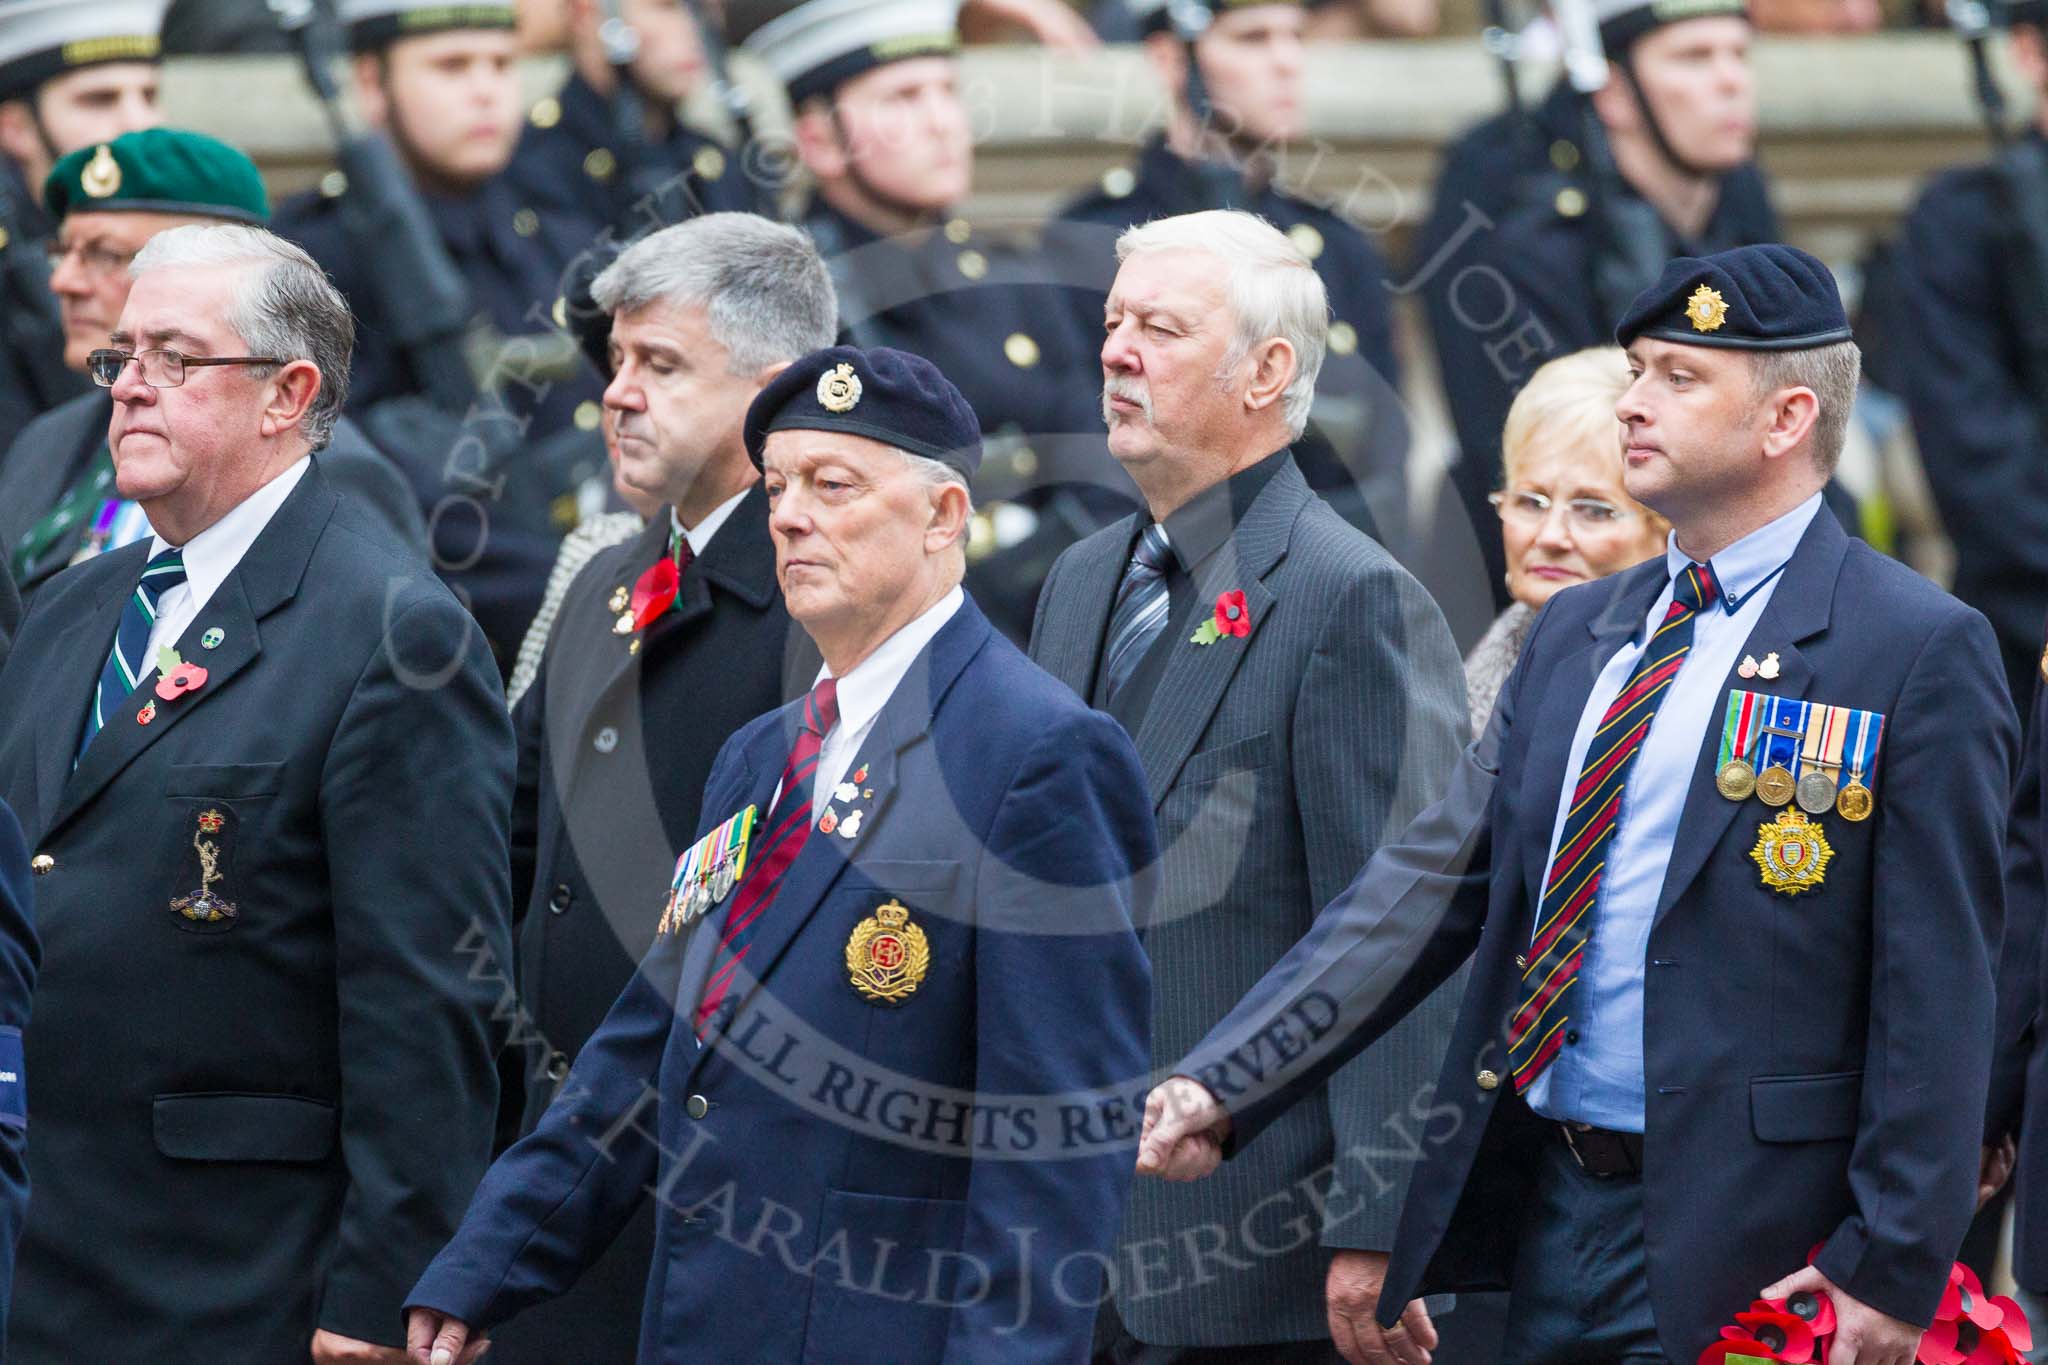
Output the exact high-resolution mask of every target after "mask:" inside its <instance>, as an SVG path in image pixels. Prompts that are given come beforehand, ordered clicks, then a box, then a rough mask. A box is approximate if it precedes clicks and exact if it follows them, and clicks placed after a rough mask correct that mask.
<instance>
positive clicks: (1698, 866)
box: [1140, 246, 2017, 1365]
mask: <svg viewBox="0 0 2048 1365" xmlns="http://www.w3.org/2000/svg"><path fill="white" fill-rule="evenodd" d="M1617 339H1618V340H1619V341H1620V342H1621V344H1622V345H1623V346H1624V347H1625V348H1626V350H1627V352H1628V365H1629V371H1630V373H1631V375H1632V376H1633V382H1632V383H1631V384H1630V385H1629V387H1628V389H1627V391H1626V392H1625V393H1624V394H1623V395H1622V397H1621V400H1620V402H1619V403H1618V404H1617V407H1616V415H1617V417H1618V418H1619V423H1618V426H1617V434H1618V438H1619V440H1620V442H1621V444H1622V448H1623V452H1624V456H1625V468H1626V474H1625V477H1626V480H1627V484H1628V491H1629V493H1630V494H1631V495H1633V496H1634V497H1635V498H1636V499H1637V500H1638V501H1640V502H1642V503H1644V504H1645V505H1646V506H1649V507H1652V508H1655V509H1656V510H1657V511H1658V512H1661V513H1663V514H1664V516H1666V517H1667V518H1669V519H1670V521H1671V524H1672V528H1673V529H1672V535H1671V540H1670V544H1669V546H1668V548H1667V550H1666V552H1665V554H1664V555H1663V557H1661V558H1659V559H1656V560H1652V561H1650V562H1649V563H1646V564H1642V565H1640V566H1638V567H1637V568H1635V569H1632V570H1629V571H1628V572H1626V573H1621V574H1617V575H1615V576H1613V577H1611V578H1605V579H1601V580H1600V581H1599V582H1597V583H1590V584H1586V585H1584V586H1581V587H1577V588H1571V589H1567V590H1566V591H1565V592H1562V593H1560V594H1558V595H1557V597H1555V598H1553V599H1552V601H1551V604H1550V607H1549V609H1548V610H1546V611H1545V612H1544V614H1543V617H1542V619H1541V620H1540V621H1538V622H1537V624H1536V629H1535V631H1534V633H1533V634H1532V635H1531V636H1530V637H1529V643H1528V646H1527V647H1526V649H1525V650H1524V651H1523V654H1522V658H1521V662H1520V663H1519V664H1518V666H1517V667H1516V670H1515V672H1514V674H1513V676H1511V677H1510V678H1509V680H1508V683H1507V686H1506V687H1505V689H1504V690H1503V691H1502V692H1501V695H1500V700H1499V702H1498V704H1497V705H1496V708H1495V710H1494V714H1493V719H1492V721H1491V722H1490V724H1489V727H1488V729H1487V732H1486V734H1485V735H1484V736H1483V737H1482V738H1481V739H1480V740H1478V741H1477V742H1476V743H1475V744H1474V746H1473V748H1472V749H1471V750H1470V751H1468V753H1467V756H1466V760H1465V762H1464V763H1463V764H1462V765H1461V766H1460V768H1459V770H1458V771H1457V773H1455V774H1454V775H1453V778H1452V786H1451V791H1450V794H1449V795H1448V796H1447V797H1446V798H1445V799H1444V800H1443V801H1442V802H1441V803H1439V804H1438V805H1437V806H1436V807H1434V808H1432V809H1431V810H1429V811H1427V812H1425V813H1424V814H1423V815H1422V816H1421V817H1420V818H1419V819H1418V820H1417V821H1416V822H1415V823H1414V824H1412V825H1411V826H1410V827H1409V829H1408V830H1407V832H1406V833H1405V834H1404V835H1402V836H1401V837H1400V838H1398V839H1394V840H1391V841H1389V842H1388V843H1386V844H1384V845H1382V846H1381V848H1380V850H1379V852H1377V853H1376V854H1375V855H1374V856H1373V858H1372V860H1371V861H1370V862H1369V863H1368V864H1367V865H1366V867H1365V869H1364V870H1363V871H1362V872H1361V873H1360V874H1359V876H1358V878H1357V879H1356V880H1355V881H1354V882H1353V883H1352V885H1351V886H1350V887H1349V888H1348V889H1347V890H1345V891H1344V892H1343V893H1342V894H1340V895H1339V896H1338V898H1337V899H1336V900H1335V901H1333V902H1332V903H1331V904H1330V905H1329V906H1328V907H1326V908H1325V909H1324V911H1323V913H1322V915H1321V916H1320V917H1319V918H1318V920H1317V923H1316V926H1315V928H1314V929H1313V930H1312V931H1311V932H1310V934H1309V935H1308V936H1307V937H1306V938H1305V939H1303V940H1302V942H1301V943H1299V944H1297V945H1296V946H1295V948H1294V950H1293V951H1292V952H1291V953H1289V955H1288V956H1287V957H1286V958H1284V959H1282V961H1281V962H1280V963H1279V964H1278V965H1277V966H1275V967H1274V968H1273V970H1272V971H1270V972H1269V973H1267V975H1266V977H1265V979H1264V980H1262V981H1261V982H1260V983H1259V984H1258V985H1257V986H1255V987H1253V988H1252V990H1251V992H1250V993H1249V994H1248V995H1247V996H1246V997H1245V998H1244V999H1243V1000H1242V1001H1241V1002H1240V1003H1239V1005H1238V1007H1237V1009H1236V1010H1235V1011H1234V1012H1233V1013H1232V1014H1231V1015H1230V1017H1228V1018H1226V1019H1225V1020H1224V1021H1223V1022H1222V1023H1221V1024H1219V1025H1218V1026H1217V1028H1216V1029H1215V1031H1213V1032H1212V1033H1211V1034H1210V1035H1209V1037H1208V1038H1207V1039H1205V1040H1204V1041H1203V1042H1202V1043H1201V1044H1200V1045H1199V1046H1197V1047H1196V1049H1195V1050H1194V1051H1193V1052H1192V1053H1190V1054H1189V1055H1188V1056H1187V1057H1186V1058H1184V1059H1182V1061H1181V1062H1180V1064H1179V1065H1178V1066H1177V1067H1176V1068H1175V1069H1176V1070H1177V1071H1178V1072H1179V1073H1181V1074H1180V1075H1178V1076H1176V1077H1174V1078H1173V1079H1170V1080H1169V1081H1167V1082H1166V1083H1165V1084H1163V1085H1162V1086H1161V1087H1160V1088H1159V1089H1158V1090H1157V1091H1155V1092H1154V1094H1153V1096H1152V1099H1151V1101H1150V1103H1149V1104H1148V1110H1147V1118H1146V1123H1147V1128H1148V1132H1147V1134H1146V1137H1145V1142H1144V1147H1143V1151H1142V1153H1141V1156H1140V1170H1141V1171H1152V1172H1156V1173H1159V1174H1163V1175H1166V1176H1169V1177H1180V1178H1189V1177H1195V1176H1199V1175H1201V1174H1204V1173H1205V1172H1206V1171H1207V1170H1210V1169H1213V1168H1214V1165H1215V1163H1216V1161H1217V1159H1218V1158H1219V1157H1220V1156H1222V1155H1225V1154H1227V1153H1229V1152H1234V1151H1235V1150H1236V1149H1237V1148H1239V1147H1241V1146H1242V1145H1243V1144H1245V1143H1247V1142H1250V1141H1252V1140H1253V1139H1254V1138H1255V1137H1256V1136H1257V1134H1258V1133H1259V1132H1260V1130H1261V1129H1263V1128H1264V1127H1265V1126H1267V1124H1269V1123H1270V1122H1271V1120H1272V1118H1273V1117H1274V1116H1275V1115H1276V1114H1278V1113H1279V1112H1281V1111H1282V1110H1283V1109H1285V1108H1286V1106H1287V1105H1288V1104H1290V1103H1292V1102H1293V1101H1294V1100H1295V1099H1296V1098H1298V1097H1300V1096H1301V1095H1302V1094H1304V1093H1305V1092H1306V1091H1307V1089H1308V1088H1309V1087H1312V1086H1314V1085H1316V1084H1318V1083H1319V1082H1321V1080H1322V1079H1323V1078H1324V1077H1326V1076H1327V1075H1328V1074H1329V1072H1330V1070H1331V1069H1332V1068H1333V1067H1335V1066H1337V1065H1339V1064H1341V1063H1342V1062H1343V1061H1344V1059H1345V1058H1347V1057H1349V1056H1351V1055H1353V1054H1355V1053H1356V1052H1357V1051H1358V1050H1359V1049H1360V1048H1361V1047H1364V1046H1365V1045H1367V1044H1368V1043H1370V1042H1371V1041H1372V1040H1373V1039H1374V1038H1375V1037H1377V1036H1378V1035H1379V1034H1380V1033H1382V1032H1384V1031H1385V1029H1386V1028H1387V1027H1388V1026H1389V1025H1390V1024H1391V1023H1392V1022H1393V1021H1394V1020H1396V1019H1398V1018H1400V1017H1401V1016H1402V1015H1403V1014H1404V1013H1405V1012H1406V1011H1408V1010H1409V1009H1410V1008H1412V1007H1413V1006H1414V1004H1415V1003H1416V1002H1417V1001H1419V1000H1421V999H1423V998H1425V997H1426V996H1427V995H1428V994H1429V992H1430V990H1431V989H1432V988H1433V987H1434V986H1435V985H1436V984H1437V983H1439V982H1441V981H1443V980H1444V979H1445V977H1447V976H1448V975H1449V974H1450V973H1451V972H1452V970H1454V969H1455V968H1456V966H1457V965H1458V964H1459V963H1461V962H1463V961H1464V960H1465V959H1467V958H1468V957H1469V958H1471V959H1472V964H1473V969H1472V976H1471V983H1470V986H1469V988H1468V992H1467V995H1466V998H1465V1003H1464V1007H1463V1012H1462V1013H1461V1015H1460V1017H1459V1021H1458V1024H1457V1027H1456V1030H1455V1031H1454V1033H1453V1034H1452V1041H1451V1048H1450V1052H1449V1055H1448V1056H1447V1058H1446V1060H1445V1063H1444V1069H1443V1073H1442V1076H1441V1078H1440V1079H1439V1081H1438V1084H1437V1092H1436V1105H1437V1106H1438V1107H1437V1108H1436V1109H1434V1110H1432V1117H1433V1119H1434V1124H1433V1128H1432V1133H1431V1136H1430V1140H1429V1142H1428V1143H1427V1144H1426V1145H1427V1155H1426V1156H1425V1157H1424V1158H1423V1160H1422V1164H1421V1166H1420V1167H1419V1169H1418V1170H1417V1172H1416V1175H1415V1178H1414V1182H1413V1185H1412V1186H1411V1189H1410V1193H1409V1196H1408V1202H1407V1205H1406V1208H1405V1209H1404V1211H1403V1215H1402V1222H1401V1227H1400V1231H1399V1233H1398V1236H1397V1239H1396V1245H1395V1250H1394V1257H1393V1264H1392V1267H1391V1268H1390V1270H1389V1272H1388V1275H1387V1279H1386V1285H1385V1290H1384V1292H1383V1294H1382V1296H1381V1299H1380V1302H1379V1305H1378V1312H1377V1323H1376V1324H1375V1325H1372V1327H1371V1332H1370V1347H1371V1349H1370V1350H1368V1351H1367V1352H1366V1353H1365V1357H1364V1358H1366V1359H1373V1360H1394V1361H1400V1362H1403V1365H1415V1363H1419V1362H1423V1361H1426V1360H1427V1359H1428V1355H1429V1351H1428V1349H1427V1348H1428V1347H1429V1346H1430V1345H1431V1344H1433V1343H1431V1342H1430V1341H1429V1340H1427V1339H1426V1338H1427V1337H1428V1331H1427V1329H1426V1327H1425V1326H1424V1325H1423V1322H1422V1320H1421V1319H1420V1318H1419V1317H1415V1316H1410V1315H1406V1314H1405V1309H1406V1306H1407V1304H1408V1302H1409V1300H1410V1299H1411V1297H1412V1296H1413V1295H1415V1294H1416V1293H1418V1292H1422V1291H1424V1290H1435V1289H1438V1288H1478V1287H1483V1286H1489V1285H1490V1286H1505V1287H1507V1288H1508V1289H1510V1290H1511V1291H1512V1295H1513V1298H1512V1302H1511V1306H1510V1309H1509V1324H1508V1340H1507V1342H1506V1343H1505V1345H1504V1347H1503V1349H1502V1359H1504V1360H1509V1361H1514V1362H1516V1365H1545V1363H1546V1362H1564V1361H1571V1362H1592V1361H1617V1362H1620V1361H1627V1362H1661V1361H1682V1362H1690V1361H1693V1360H1695V1359H1698V1358H1700V1353H1701V1352H1702V1351H1703V1350H1705V1349H1706V1348H1707V1347H1709V1346H1710V1345H1713V1344H1714V1343H1715V1342H1716V1341H1717V1339H1718V1331H1719V1328H1720V1326H1721V1324H1723V1323H1726V1322H1728V1321H1730V1320H1731V1319H1732V1317H1733V1315H1734V1314H1735V1313H1736V1312H1738V1311H1741V1310H1744V1309H1747V1308H1748V1307H1749V1306H1750V1304H1751V1302H1752V1301H1753V1300H1754V1299H1755V1298H1757V1297H1759V1296H1762V1297H1766V1298H1773V1299H1786V1300H1787V1301H1788V1302H1791V1303H1792V1306H1793V1308H1794V1309H1795V1311H1796V1310H1799V1309H1804V1310H1806V1312H1807V1313H1808V1314H1811V1313H1812V1312H1814V1311H1816V1308H1815V1305H1816V1304H1817V1303H1818V1297H1817V1296H1825V1297H1826V1298H1827V1299H1829V1300H1831V1301H1832V1304H1833V1312H1834V1317H1835V1321H1836V1322H1837V1324H1838V1332H1837V1335H1836V1337H1835V1340H1834V1343H1833V1348H1832V1352H1831V1356H1830V1359H1831V1360H1832V1361H1833V1362H1834V1365H1910V1362H1911V1361H1912V1360H1913V1358H1914V1349H1915V1347H1916V1346H1917V1345H1918V1343H1919V1339H1920V1334H1921V1331H1922V1330H1923V1329H1924V1328H1926V1327H1927V1326H1928V1324H1929V1323H1930V1322H1931V1321H1932V1320H1933V1318H1934V1314H1935V1311H1936V1308H1937V1306H1938V1305H1939V1304H1940V1302H1941V1298H1942V1294H1943V1291H1944V1289H1946V1287H1947V1285H1948V1277H1949V1268H1950V1264H1951V1262H1952V1261H1953V1259H1954V1257H1955V1255H1956V1252H1957V1249H1958V1247H1959V1246H1960V1245H1961V1243H1962V1239H1963V1233H1964V1230H1965V1228H1966V1227H1967V1226H1968V1223H1969V1220H1970V1214H1971V1210H1972V1207H1973V1203H1974V1196H1975V1194H1976V1193H1977V1182H1978V1175H1979V1163H1980V1138H1981V1136H1982V1134H1981V1126H1982V1120H1983V1116H1984V1109H1985V1092H1986V1085H1987V1079H1988V1073H1989V1064H1990V1057H1991V1035H1992V983H1991V973H1990V967H1989V951H1988V947H1987V943H1988V938H1989V935H1990V934H1991V933H1992V932H1994V930H1993V926H1995V925H1997V924H1998V923H1999V919H2000V915H2001V913H2002V888H2001V885H2000V872H2001V851H2002V850H2001V843H2002V840H2001V833H2002V831H2003V829H2004V826H2005V802H2006V793H2007V791H2008V790H2009V787H2010V784H2011V781H2012V774H2013V766H2014V758H2015V751H2016V749H2017V736H2016V728H2017V727H2016V723H2015V719H2014V716H2013V711H2012V705H2011V703H2010V702H2009V701H2008V700H2007V699H2006V696H2005V690H2006V689H2005V686H2004V683H2003V673H2002V670H2001V666H2000V663H1999V656H1998V651H1997V647H1996V645H1995V643H1994V641H1993V639H1992V634H1991V629H1990V627H1989V625H1988V624H1986V622H1985V620H1984V618H1983V617H1982V616H1980V615H1979V614H1978V613H1977V612H1976V611H1974V610H1972V609H1971V608H1969V607H1966V606H1964V605H1963V604H1962V603H1960V602H1957V601H1956V600H1955V599H1954V598H1952V597H1950V596H1948V595H1947V594H1946V593H1944V592H1942V591H1941V590H1939V589H1938V588H1936V587H1934V586H1933V585H1932V584H1930V583H1928V582H1927V581H1926V580H1925V579H1923V578H1921V577H1920V576H1918V575H1917V574H1914V573H1913V572H1911V571H1910V570H1908V569H1906V568H1904V567H1902V566H1900V565H1899V564H1897V563H1895V562H1893V561H1891V560H1889V559H1886V558H1884V557H1883V556H1881V555H1879V554H1877V553H1875V552H1874V551H1872V550H1871V549H1870V548H1869V547H1867V546H1865V545H1864V544H1863V543H1862V542H1860V541H1856V540H1851V539H1850V538H1849V537H1848V536H1847V535H1846V534H1845V533H1844V532H1843V530H1842V527H1841V526H1840V524H1838V523H1837V522H1836V520H1835V518H1834V516H1833V515H1832V514H1831V513H1830V512H1828V511H1827V509H1826V508H1825V507H1823V506H1822V505H1821V498H1820V490H1821V486H1822V484H1823V483H1824V482H1825V481H1826V479H1827V477H1828V473H1829V470H1830V468H1831V467H1832V466H1833V464H1834V462H1835V459H1836V457H1837V455H1838V454H1839V453H1840V451H1841V446H1842V438H1843V432H1844V429H1845V427H1846V426H1847V423H1848V416H1849V403H1850V400H1851V398H1852V397H1853V395H1854V393H1855V389H1856V377H1857V370H1858V364H1859V355H1858V352H1857V349H1856V346H1855V343H1854V342H1853V341H1851V340H1850V335H1849V325H1848V319H1847V318H1846V317H1845V316H1844V315H1843V311H1842V304H1841V299H1840V296H1839V294H1838V293H1837V291H1836V288H1835V282H1834V280H1833V278H1832V277H1831V276H1830V275H1829V274H1828V271H1827V267H1825V266H1824V265H1822V264H1821V263H1820V262H1819V261H1817V260H1815V259H1813V258H1812V257H1811V256H1808V255H1806V254H1804V253H1803V252H1799V251H1795V250H1793V249H1791V248H1789V247H1782V246H1763V247H1745V248H1741V249H1739V250H1736V251H1729V252H1723V253H1720V254H1718V255H1714V256H1708V257H1705V258H1700V259H1688V258H1681V259H1678V260H1674V261H1672V262H1670V263H1669V264H1668V265H1667V266H1666V268H1665V271H1664V274H1663V276H1662V277H1661V279H1660V280H1659V281H1658V283H1657V284H1656V285H1655V286H1654V287H1652V288H1651V289H1650V290H1648V291H1646V292H1645V293H1644V294H1643V295H1641V296H1640V297H1639V298H1638V299H1637V300H1636V302H1635V304H1634V306H1633V307H1632V308H1631V309H1630V311H1629V313H1628V315H1627V316H1626V317H1625V318H1624V319H1623V321H1622V323H1621V326H1620V328H1619V330H1618V335H1617ZM1311 1001H1313V1002H1316V1003H1318V1004H1319V1005H1320V1006H1321V1007H1322V1008H1321V1012H1320V1013H1315V1012H1312V1011H1311V1012H1307V1017H1312V1018H1315V1019H1317V1020H1319V1021H1320V1023H1319V1026H1318V1028H1317V1029H1316V1030H1314V1036H1313V1037H1307V1036H1301V1037H1299V1039H1298V1046H1296V1047H1293V1048H1291V1049H1289V1050H1286V1051H1282V1052H1281V1053H1280V1054H1279V1055H1278V1056H1277V1057H1276V1056H1275V1054H1274V1047H1275V1046H1277V1042H1275V1043H1268V1042H1267V1039H1268V1038H1269V1037H1270V1036H1271V1032H1272V1029H1271V1026H1272V1024H1273V1022H1274V1021H1281V1022H1283V1023H1284V1022H1285V1021H1287V1020H1289V1019H1291V1018H1293V1017H1295V1016H1294V1014H1292V1013H1290V1011H1292V1010H1298V1009H1299V1007H1300V1006H1301V1005H1302V1004H1303V1003H1304V1002H1311ZM1295 1032H1296V1034H1297V1035H1300V1034H1302V1032H1303V1031H1302V1030H1300V1029H1299V1028H1297V1029H1296V1030H1295ZM1809 1258H1810V1263H1809ZM1795 1296H1803V1297H1797V1298H1796V1302H1794V1301H1793V1300H1794V1298H1795ZM1739 1353H1740V1352H1739V1350H1738V1354H1739Z"/></svg>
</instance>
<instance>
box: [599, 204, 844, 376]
mask: <svg viewBox="0 0 2048 1365" xmlns="http://www.w3.org/2000/svg"><path fill="white" fill-rule="evenodd" d="M590 295H591V297H592V298H593V299H594V300H596V302H597V306H598V307H600V308H602V309H604V310H605V311H606V312H607V313H618V312H621V311H627V310H631V309H635V308H645V307H646V306H647V305H649V304H651V303H662V302H667V303H674V304H680V305H683V306H685V307H695V308H702V309H703V310H704V313H705V317H706V320H707V321H708V322H709V324H710V329H711V338H712V340H714V341H716V342H717V343H718V344H719V345H721V346H723V347H725V350H726V355H727V357H728V360H727V369H728V370H730V371H731V372H732V373H733V374H741V375H745V374H755V373H758V372H759V371H761V370H765V369H767V368H768V367H769V366H770V365H783V364H787V363H789V362H790V361H792V360H795V359H797V358H798V357H799V356H805V355H809V354H810V353H811V352H812V351H820V350H823V349H824V348H825V347H827V346H830V345H831V344H832V343H833V341H834V340H836V339H837V337H838V335H839V299H838V296H837V295H836V294H834V293H833V291H832V276H831V274H830V273H829V272H828V271H827V270H826V269H825V261H824V258H822V257H821V256H819V255H818V248H817V246H816V245H815V244H814V243H813V242H812V241H811V238H810V234H808V233H806V232H804V231H803V230H802V229H800V228H794V227H790V226H789V225H787V224H785V223H775V222H770V221H769V220H768V219H766V218H762V217H760V216H758V215H756V214H752V213H707V214H705V215H704V216H703V217H701V218H692V219H691V220H690V221H688V222H686V223H677V224H676V225H675V226H673V227H666V228H663V229H662V230H661V231H659V232H655V233H650V234H648V235H647V236H645V237H642V238H641V239H640V240H639V241H637V242H635V243H633V245H631V246H629V247H627V248H626V249H625V251H623V252H621V253H620V255H619V258H618V259H617V260H616V261H613V262H612V263H611V264H610V265H608V266H606V267H605V269H604V271H603V272H602V273H601V274H599V275H598V277H597V278H596V279H595V280H594V281H592V282H591V286H590Z"/></svg>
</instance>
